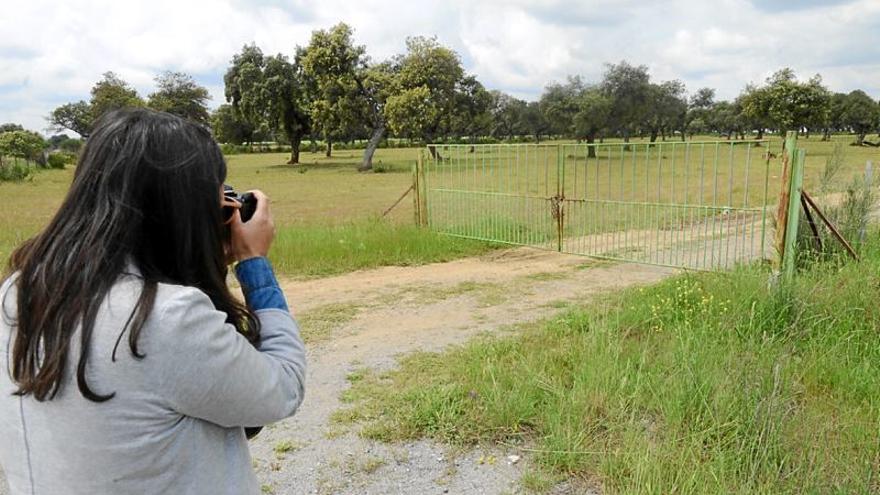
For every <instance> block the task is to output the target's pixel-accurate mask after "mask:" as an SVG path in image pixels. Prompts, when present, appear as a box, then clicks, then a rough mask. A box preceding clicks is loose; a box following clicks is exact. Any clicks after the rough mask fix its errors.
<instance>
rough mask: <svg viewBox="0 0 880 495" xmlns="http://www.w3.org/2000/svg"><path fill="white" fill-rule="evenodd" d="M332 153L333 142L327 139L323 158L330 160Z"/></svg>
mask: <svg viewBox="0 0 880 495" xmlns="http://www.w3.org/2000/svg"><path fill="white" fill-rule="evenodd" d="M332 153H333V141H330V140H329V139H328V140H327V153H325V156H326V157H327V158H330V156H331V154H332Z"/></svg>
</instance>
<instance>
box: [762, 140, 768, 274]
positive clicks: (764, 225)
mask: <svg viewBox="0 0 880 495" xmlns="http://www.w3.org/2000/svg"><path fill="white" fill-rule="evenodd" d="M769 187H770V145H769V143H768V144H767V157H766V159H765V162H764V198H763V199H762V201H761V247H760V250H761V251H760V252H761V259H763V258H764V253H765V251H766V249H767V247H766V243H767V237H766V236H767V199H768V194H769V192H770V191H769Z"/></svg>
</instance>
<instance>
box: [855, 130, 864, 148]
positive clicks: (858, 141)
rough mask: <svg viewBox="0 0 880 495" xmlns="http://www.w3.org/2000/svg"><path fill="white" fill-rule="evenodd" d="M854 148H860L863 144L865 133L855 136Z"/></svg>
mask: <svg viewBox="0 0 880 495" xmlns="http://www.w3.org/2000/svg"><path fill="white" fill-rule="evenodd" d="M854 144H855V145H856V146H862V145H864V144H865V133H864V132H859V133H858V134H856V142H855V143H854Z"/></svg>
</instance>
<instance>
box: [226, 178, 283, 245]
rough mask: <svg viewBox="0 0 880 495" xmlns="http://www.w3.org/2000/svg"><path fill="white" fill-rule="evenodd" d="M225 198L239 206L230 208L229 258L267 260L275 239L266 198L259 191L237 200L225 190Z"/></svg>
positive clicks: (230, 190)
mask: <svg viewBox="0 0 880 495" xmlns="http://www.w3.org/2000/svg"><path fill="white" fill-rule="evenodd" d="M224 196H225V197H226V198H227V199H232V200H234V201H235V202H237V203H238V206H237V207H232V208H231V216H230V220H229V229H230V231H231V234H232V235H231V242H230V251H231V252H230V254H231V257H232V258H233V259H234V260H235V261H244V260H246V259H248V258H256V257H260V256H266V255H267V254H268V253H269V248H270V247H271V246H272V241H273V239H274V238H275V223H274V222H273V220H272V213H271V211H270V210H269V197H268V196H266V195H265V194H263V192H262V191H250V192H247V193H244V194H242V195H240V196H239V195H238V194H236V193H235V191H234V190H233V189H232V188H231V187H228V186H226V187H225V188H224ZM227 204H230V203H227ZM227 208H229V207H228V206H227Z"/></svg>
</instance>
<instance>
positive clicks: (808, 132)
mask: <svg viewBox="0 0 880 495" xmlns="http://www.w3.org/2000/svg"><path fill="white" fill-rule="evenodd" d="M804 139H810V128H809V127H807V130H806V131H805V132H804Z"/></svg>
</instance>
